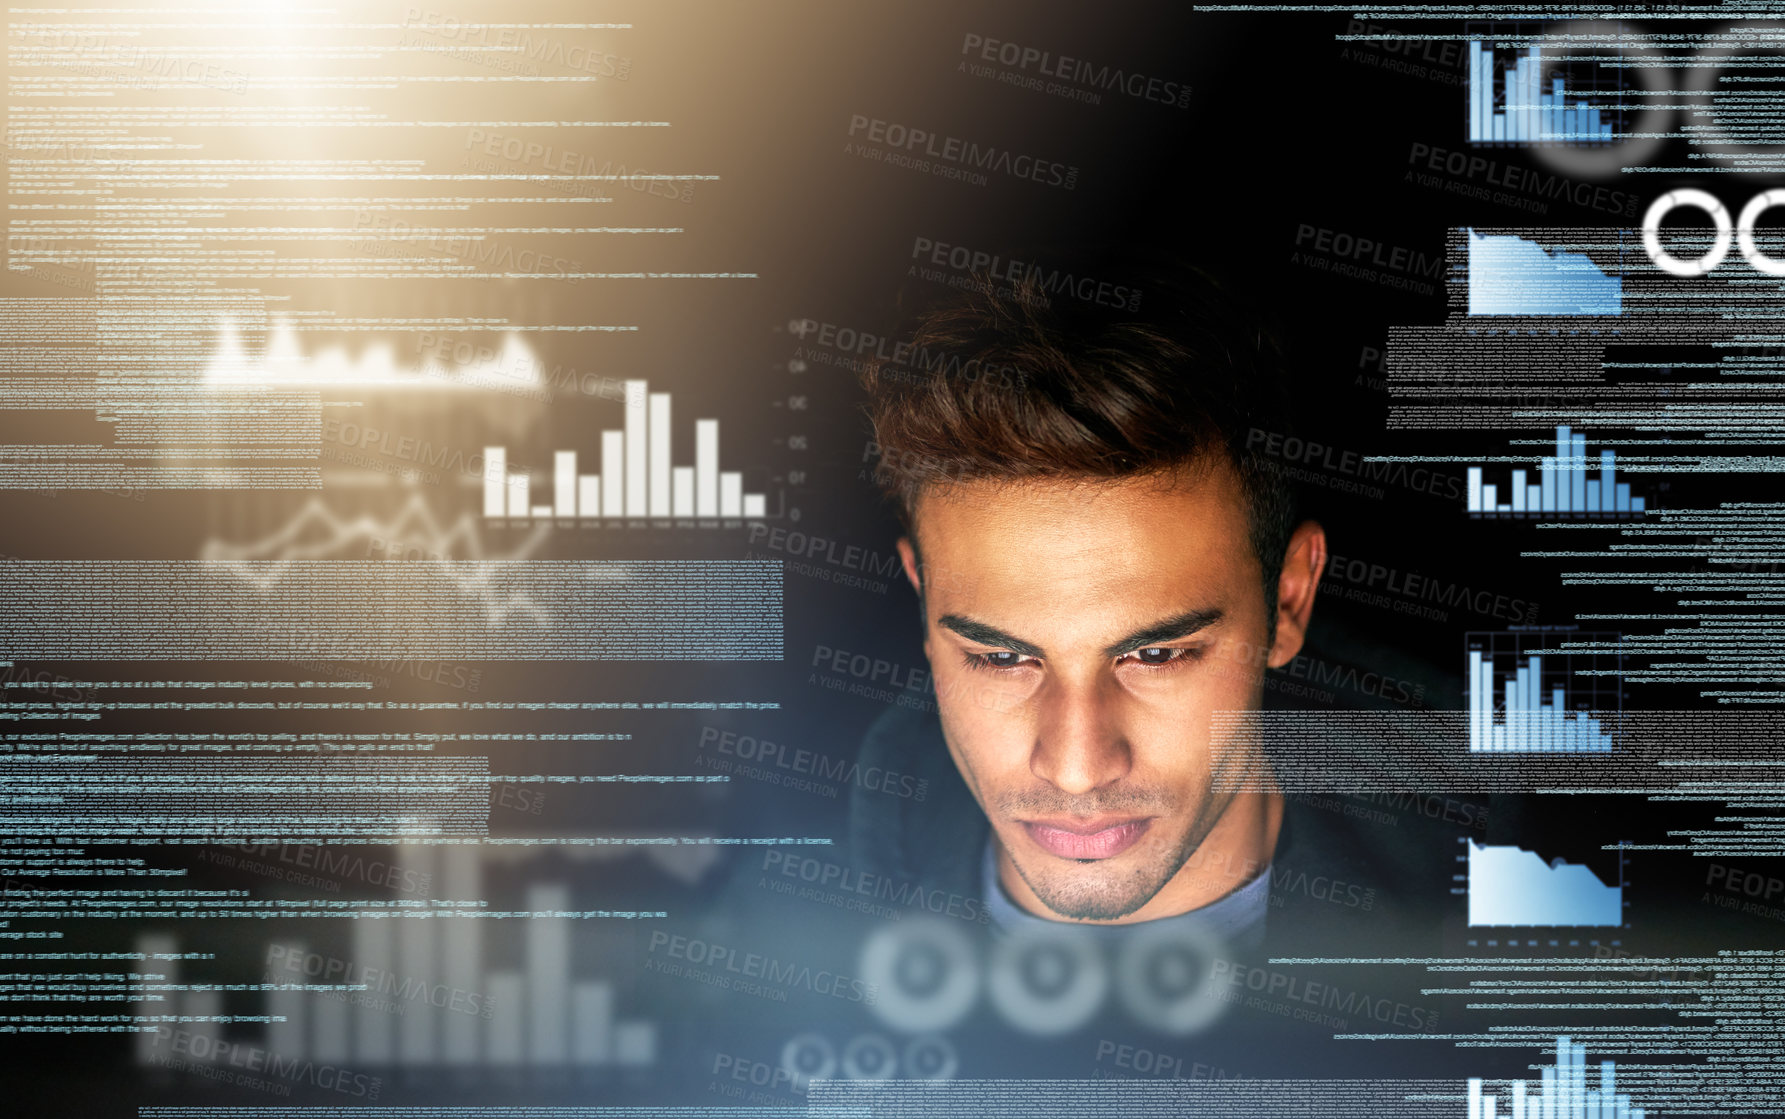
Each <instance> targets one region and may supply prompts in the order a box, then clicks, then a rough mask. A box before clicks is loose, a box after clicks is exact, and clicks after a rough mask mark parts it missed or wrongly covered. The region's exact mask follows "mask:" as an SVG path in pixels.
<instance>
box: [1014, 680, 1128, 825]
mask: <svg viewBox="0 0 1785 1119" xmlns="http://www.w3.org/2000/svg"><path fill="white" fill-rule="evenodd" d="M1044 687H1045V691H1044V694H1043V696H1042V703H1041V711H1040V715H1041V719H1040V725H1039V726H1038V727H1037V728H1036V732H1035V742H1034V745H1033V746H1032V747H1031V748H1030V752H1029V772H1031V773H1033V774H1034V775H1035V776H1037V777H1039V778H1041V779H1042V780H1043V781H1046V782H1047V783H1048V784H1050V785H1053V786H1054V787H1056V788H1058V789H1059V790H1060V791H1061V792H1064V793H1069V794H1071V795H1073V796H1080V795H1083V794H1085V793H1088V792H1091V791H1092V790H1094V789H1099V788H1102V787H1103V786H1104V785H1108V784H1111V783H1113V782H1116V781H1120V780H1121V779H1122V778H1124V777H1126V776H1127V775H1128V771H1129V769H1130V768H1132V766H1133V764H1134V757H1133V753H1132V751H1130V749H1129V746H1128V738H1127V736H1126V734H1125V733H1124V731H1123V728H1122V723H1121V719H1120V710H1119V708H1120V697H1119V695H1117V694H1115V693H1116V692H1117V690H1118V689H1117V688H1116V686H1115V683H1114V681H1104V680H1088V681H1082V682H1069V681H1064V680H1060V679H1057V678H1056V679H1054V680H1051V681H1049V682H1048V683H1047V684H1046V685H1045V686H1044Z"/></svg>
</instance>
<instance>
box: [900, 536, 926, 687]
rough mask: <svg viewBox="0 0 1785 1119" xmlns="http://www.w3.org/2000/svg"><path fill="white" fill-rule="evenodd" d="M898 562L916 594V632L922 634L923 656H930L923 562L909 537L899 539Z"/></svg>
mask: <svg viewBox="0 0 1785 1119" xmlns="http://www.w3.org/2000/svg"><path fill="white" fill-rule="evenodd" d="M899 562H900V563H902V564H904V565H905V578H907V579H909V580H910V581H911V589H912V590H914V591H916V592H917V630H918V632H919V633H921V634H923V652H924V656H926V657H927V656H929V655H930V613H929V607H928V606H926V605H925V604H924V597H923V560H922V559H921V558H919V556H918V554H917V545H916V544H914V543H912V541H911V538H910V537H909V536H901V537H899Z"/></svg>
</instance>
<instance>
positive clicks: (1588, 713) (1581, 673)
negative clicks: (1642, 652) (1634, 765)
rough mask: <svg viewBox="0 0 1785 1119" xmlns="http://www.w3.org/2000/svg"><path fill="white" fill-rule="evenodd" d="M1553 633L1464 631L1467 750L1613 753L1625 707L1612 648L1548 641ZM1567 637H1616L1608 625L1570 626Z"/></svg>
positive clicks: (1584, 638) (1609, 639)
mask: <svg viewBox="0 0 1785 1119" xmlns="http://www.w3.org/2000/svg"><path fill="white" fill-rule="evenodd" d="M1556 636H1558V635H1554V634H1548V635H1546V634H1542V633H1520V632H1516V631H1514V632H1500V631H1495V632H1484V633H1470V634H1468V635H1466V636H1465V638H1464V645H1465V649H1466V652H1465V658H1466V660H1465V664H1464V673H1465V675H1464V677H1463V681H1464V687H1463V702H1464V704H1465V705H1466V706H1467V708H1468V711H1469V752H1470V753H1472V754H1473V753H1558V754H1602V753H1610V752H1611V749H1612V744H1613V737H1614V735H1613V733H1612V729H1611V728H1612V727H1613V726H1615V724H1616V723H1617V720H1618V717H1619V716H1620V715H1621V714H1622V711H1623V703H1624V699H1623V690H1622V688H1621V687H1620V685H1619V684H1618V683H1617V681H1618V679H1619V676H1620V671H1621V668H1622V665H1621V663H1620V658H1619V657H1618V656H1617V655H1616V654H1614V653H1574V652H1568V651H1565V650H1557V649H1553V648H1550V647H1548V646H1550V645H1551V644H1552V643H1553V640H1554V638H1555V637H1556ZM1566 636H1567V638H1568V639H1569V640H1571V641H1583V640H1594V639H1597V640H1599V641H1601V642H1614V641H1616V640H1617V635H1616V634H1612V633H1605V634H1590V633H1582V632H1579V631H1570V632H1568V633H1567V634H1566Z"/></svg>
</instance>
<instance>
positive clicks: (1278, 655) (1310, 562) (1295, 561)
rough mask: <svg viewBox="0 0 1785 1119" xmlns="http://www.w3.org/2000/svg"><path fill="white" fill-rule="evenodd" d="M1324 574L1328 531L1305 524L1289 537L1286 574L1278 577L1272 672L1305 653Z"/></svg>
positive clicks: (1272, 644) (1271, 660)
mask: <svg viewBox="0 0 1785 1119" xmlns="http://www.w3.org/2000/svg"><path fill="white" fill-rule="evenodd" d="M1325 570H1326V530H1325V529H1323V528H1321V527H1320V525H1319V524H1318V523H1316V522H1314V521H1303V522H1302V523H1301V524H1299V525H1297V526H1296V529H1295V532H1294V533H1292V534H1291V535H1290V537H1289V549H1288V551H1287V552H1285V553H1284V556H1283V574H1281V575H1279V576H1278V577H1277V636H1276V637H1275V638H1274V639H1273V640H1272V641H1271V655H1270V658H1269V661H1268V663H1269V664H1270V666H1271V667H1272V668H1282V667H1283V666H1284V665H1286V664H1288V663H1289V662H1290V661H1292V660H1294V659H1295V655H1296V654H1297V653H1299V652H1301V651H1302V642H1303V641H1305V640H1307V637H1308V619H1309V618H1310V617H1312V616H1313V614H1314V595H1315V592H1317V591H1318V590H1319V589H1320V576H1321V573H1323V572H1324V571H1325Z"/></svg>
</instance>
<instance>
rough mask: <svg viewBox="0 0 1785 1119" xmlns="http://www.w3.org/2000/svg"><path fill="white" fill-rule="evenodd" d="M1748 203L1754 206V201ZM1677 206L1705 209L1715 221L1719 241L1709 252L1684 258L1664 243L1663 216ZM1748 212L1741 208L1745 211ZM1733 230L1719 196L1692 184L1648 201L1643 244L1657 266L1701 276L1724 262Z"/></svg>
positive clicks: (1671, 271) (1679, 273)
mask: <svg viewBox="0 0 1785 1119" xmlns="http://www.w3.org/2000/svg"><path fill="white" fill-rule="evenodd" d="M1749 205H1750V206H1752V203H1750V204H1749ZM1676 206H1691V207H1694V208H1695V209H1699V210H1703V211H1704V212H1705V213H1707V214H1709V215H1710V216H1711V221H1713V222H1715V223H1716V226H1717V241H1716V243H1715V244H1713V245H1712V246H1711V251H1710V252H1708V253H1706V254H1704V255H1703V256H1701V257H1699V258H1698V259H1696V260H1681V259H1680V258H1678V257H1676V256H1673V255H1671V254H1670V253H1668V251H1667V250H1666V249H1665V248H1663V247H1662V246H1661V219H1662V218H1664V217H1666V216H1667V215H1668V213H1669V212H1670V211H1672V210H1673V209H1674V207H1676ZM1763 208H1764V207H1763ZM1747 212H1748V211H1747V210H1743V211H1742V213H1743V214H1744V215H1745V214H1746V213H1747ZM1734 232H1735V231H1734V229H1733V228H1732V227H1731V223H1730V221H1729V211H1728V210H1725V209H1724V208H1723V203H1721V202H1719V201H1718V200H1717V196H1716V195H1714V194H1707V193H1706V192H1704V191H1702V190H1694V189H1692V188H1690V187H1687V188H1685V189H1682V190H1670V191H1668V192H1667V193H1666V194H1663V195H1662V196H1661V197H1660V198H1657V199H1655V201H1653V202H1651V203H1649V209H1648V212H1647V213H1645V214H1644V215H1643V216H1642V247H1643V248H1644V249H1647V250H1648V253H1649V259H1650V260H1652V261H1654V262H1655V267H1657V268H1659V269H1661V270H1662V271H1663V272H1668V273H1671V274H1673V275H1675V276H1702V275H1704V274H1705V273H1706V272H1709V271H1710V270H1711V269H1713V268H1715V267H1717V265H1719V264H1722V263H1723V258H1724V257H1726V256H1728V255H1729V243H1730V241H1731V240H1732V239H1733V237H1734Z"/></svg>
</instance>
